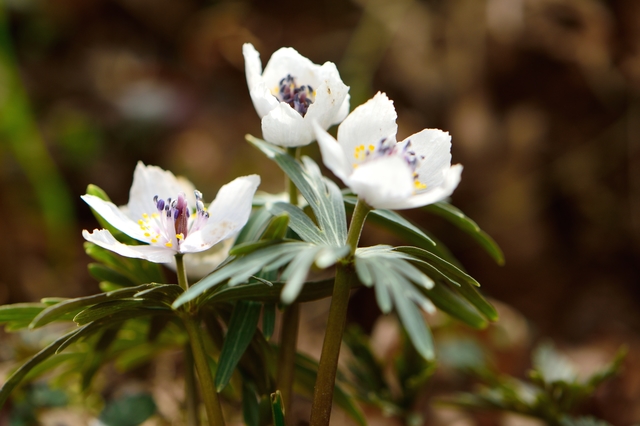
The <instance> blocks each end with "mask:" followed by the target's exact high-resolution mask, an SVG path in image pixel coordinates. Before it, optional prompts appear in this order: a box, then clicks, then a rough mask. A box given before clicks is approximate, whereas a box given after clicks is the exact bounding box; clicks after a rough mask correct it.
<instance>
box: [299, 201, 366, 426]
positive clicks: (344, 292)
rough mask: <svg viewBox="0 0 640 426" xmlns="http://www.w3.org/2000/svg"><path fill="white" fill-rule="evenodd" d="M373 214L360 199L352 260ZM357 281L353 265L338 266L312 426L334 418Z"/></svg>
mask: <svg viewBox="0 0 640 426" xmlns="http://www.w3.org/2000/svg"><path fill="white" fill-rule="evenodd" d="M369 211H371V207H369V206H368V205H367V204H366V203H365V202H364V201H362V200H361V199H358V202H357V203H356V207H355V210H354V211H353V216H352V217H351V225H350V226H349V233H348V235H347V244H349V248H350V251H351V253H350V256H349V257H350V259H352V258H353V255H354V254H355V251H356V248H357V246H358V241H359V240H360V234H361V233H362V228H363V226H364V221H365V219H366V217H367V214H368V213H369ZM355 280H356V273H355V270H354V269H353V263H352V262H348V263H339V264H338V265H337V267H336V279H335V282H334V284H333V295H332V298H331V307H330V308H329V320H328V321H327V329H326V331H325V335H324V342H323V344H322V354H321V355H320V364H319V365H318V376H317V379H316V385H315V388H314V390H313V403H312V405H311V419H310V425H311V426H328V425H329V420H330V418H331V406H332V402H333V389H334V387H335V381H336V373H337V371H338V358H339V356H340V345H341V343H342V335H343V334H344V329H345V325H346V321H347V307H348V306H349V294H350V290H351V285H352V283H353V282H354V281H355Z"/></svg>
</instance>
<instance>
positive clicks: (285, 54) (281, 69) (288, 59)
mask: <svg viewBox="0 0 640 426" xmlns="http://www.w3.org/2000/svg"><path fill="white" fill-rule="evenodd" d="M287 75H291V76H292V77H294V78H295V79H296V83H297V84H298V85H311V86H312V87H313V88H316V87H318V86H319V85H320V83H321V81H320V65H316V64H314V63H313V62H311V61H310V60H309V59H307V58H305V57H304V56H302V55H301V54H299V53H298V51H297V50H295V49H293V48H291V47H282V48H280V49H278V50H276V51H275V52H274V53H273V55H271V58H270V59H269V62H268V63H267V66H266V67H264V72H263V73H262V78H263V79H264V82H265V84H266V85H267V87H268V88H269V89H271V90H278V89H279V83H280V80H282V79H283V78H284V77H286V76H287Z"/></svg>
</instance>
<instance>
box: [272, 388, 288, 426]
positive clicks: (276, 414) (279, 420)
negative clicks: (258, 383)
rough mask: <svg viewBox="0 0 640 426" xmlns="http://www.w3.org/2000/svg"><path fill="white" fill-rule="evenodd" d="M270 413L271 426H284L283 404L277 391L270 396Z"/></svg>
mask: <svg viewBox="0 0 640 426" xmlns="http://www.w3.org/2000/svg"><path fill="white" fill-rule="evenodd" d="M271 413H272V415H273V426H285V423H284V404H283V403H282V394H281V393H280V391H279V390H277V391H275V392H274V393H272V394H271Z"/></svg>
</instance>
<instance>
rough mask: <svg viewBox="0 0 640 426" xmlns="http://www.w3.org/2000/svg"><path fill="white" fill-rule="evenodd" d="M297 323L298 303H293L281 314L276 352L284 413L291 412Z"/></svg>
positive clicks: (298, 321) (277, 379)
mask: <svg viewBox="0 0 640 426" xmlns="http://www.w3.org/2000/svg"><path fill="white" fill-rule="evenodd" d="M299 324H300V304H299V303H293V304H291V305H289V306H287V307H286V308H285V309H284V313H283V314H282V327H281V329H280V332H281V334H280V351H279V352H278V377H277V378H276V383H277V386H278V389H279V390H280V393H281V394H282V400H283V402H284V412H285V413H290V412H291V401H292V399H293V381H294V377H295V364H296V349H297V346H298V326H299ZM289 418H290V417H289Z"/></svg>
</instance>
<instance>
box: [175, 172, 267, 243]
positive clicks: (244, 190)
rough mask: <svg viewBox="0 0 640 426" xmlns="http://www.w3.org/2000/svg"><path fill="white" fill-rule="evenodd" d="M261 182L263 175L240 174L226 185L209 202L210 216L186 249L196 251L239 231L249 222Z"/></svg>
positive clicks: (191, 235) (190, 239) (194, 234)
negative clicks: (252, 205) (254, 196)
mask: <svg viewBox="0 0 640 426" xmlns="http://www.w3.org/2000/svg"><path fill="white" fill-rule="evenodd" d="M258 185H260V176H258V175H250V176H244V177H239V178H237V179H235V180H233V181H231V182H230V183H228V184H226V185H224V186H223V187H222V188H220V191H218V195H217V196H216V199H215V200H214V201H213V202H212V203H211V204H210V205H209V208H208V211H209V219H208V220H207V224H206V225H205V226H204V227H203V228H202V229H200V230H199V231H196V232H193V233H190V234H189V235H188V236H187V238H185V239H184V241H183V242H182V244H181V245H180V251H181V252H182V253H194V252H199V251H203V250H206V249H208V248H209V247H212V246H213V245H214V244H217V243H219V242H220V241H222V240H224V239H226V238H229V237H231V236H232V235H234V234H236V233H237V232H238V231H240V229H242V227H243V226H244V225H245V224H246V223H247V220H248V219H249V214H250V213H251V201H252V199H253V195H254V194H255V192H256V189H257V188H258Z"/></svg>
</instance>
